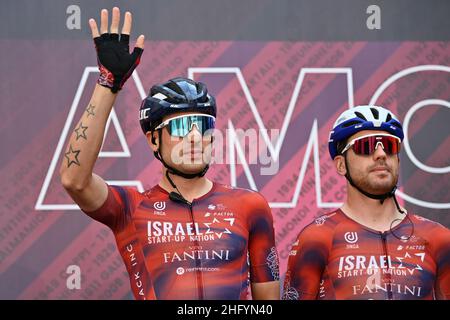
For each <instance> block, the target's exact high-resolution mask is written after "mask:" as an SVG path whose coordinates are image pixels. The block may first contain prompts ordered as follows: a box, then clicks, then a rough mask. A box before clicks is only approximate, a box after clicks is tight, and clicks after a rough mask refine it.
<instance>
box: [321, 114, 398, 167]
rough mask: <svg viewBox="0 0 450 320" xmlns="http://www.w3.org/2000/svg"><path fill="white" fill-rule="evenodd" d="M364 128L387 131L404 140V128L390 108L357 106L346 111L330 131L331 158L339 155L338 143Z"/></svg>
mask: <svg viewBox="0 0 450 320" xmlns="http://www.w3.org/2000/svg"><path fill="white" fill-rule="evenodd" d="M363 130H382V131H386V132H388V133H390V134H392V135H394V136H396V137H398V138H400V140H401V141H403V137H404V135H403V128H402V124H401V123H400V121H398V119H397V117H396V116H395V115H394V114H393V113H392V112H390V111H389V110H387V109H385V108H383V107H377V106H357V107H354V108H351V109H349V110H346V111H344V112H343V113H342V114H341V115H340V116H339V117H338V119H337V120H336V122H335V123H334V125H333V129H332V130H331V132H330V138H329V140H328V150H329V152H330V156H331V159H334V158H335V157H336V156H337V155H338V143H339V142H341V141H347V139H348V138H349V137H351V136H352V135H354V134H355V133H357V132H359V131H363Z"/></svg>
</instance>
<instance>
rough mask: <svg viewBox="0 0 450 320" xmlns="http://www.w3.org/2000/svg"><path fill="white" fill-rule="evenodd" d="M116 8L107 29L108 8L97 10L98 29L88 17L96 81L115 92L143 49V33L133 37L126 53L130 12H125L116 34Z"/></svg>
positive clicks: (133, 66) (126, 77) (120, 86)
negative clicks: (121, 25) (97, 75)
mask: <svg viewBox="0 0 450 320" xmlns="http://www.w3.org/2000/svg"><path fill="white" fill-rule="evenodd" d="M119 22H120V10H119V8H117V7H114V8H113V10H112V22H111V28H110V32H108V10H106V9H103V10H102V11H101V18H100V32H101V34H100V33H99V31H98V28H97V23H96V22H95V20H94V19H89V26H90V27H91V32H92V38H93V39H94V43H95V48H96V50H97V63H98V67H99V70H100V77H99V79H98V81H97V82H98V83H99V84H100V85H102V86H104V87H108V88H110V89H111V91H112V92H114V93H116V92H117V91H119V90H120V89H122V87H123V85H124V83H125V81H126V80H127V79H128V78H129V77H130V76H131V74H132V73H133V70H134V69H135V68H136V67H137V66H138V64H139V62H140V58H141V55H142V52H143V51H144V39H145V37H144V35H140V36H139V37H138V38H137V40H136V45H135V47H134V50H133V52H132V53H131V54H130V52H129V50H130V49H129V41H130V31H131V25H132V15H131V13H130V12H126V13H125V20H124V23H123V27H122V32H121V34H120V35H119Z"/></svg>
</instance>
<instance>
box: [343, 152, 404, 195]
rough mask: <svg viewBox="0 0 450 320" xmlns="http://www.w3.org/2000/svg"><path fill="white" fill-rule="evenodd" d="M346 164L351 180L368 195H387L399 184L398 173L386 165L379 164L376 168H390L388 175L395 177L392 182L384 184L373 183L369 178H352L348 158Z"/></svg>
mask: <svg viewBox="0 0 450 320" xmlns="http://www.w3.org/2000/svg"><path fill="white" fill-rule="evenodd" d="M345 164H346V168H347V174H348V175H349V176H351V179H352V181H353V183H354V184H355V185H356V186H357V187H358V188H360V189H361V190H364V191H365V192H367V193H370V194H373V195H382V194H386V193H388V192H391V191H392V189H393V188H394V187H395V186H396V185H397V182H398V173H397V174H394V173H393V172H392V170H391V169H390V168H388V167H387V165H386V164H385V163H377V164H376V166H384V167H386V168H388V175H389V176H390V177H393V179H392V180H391V182H390V183H389V182H383V183H372V182H371V181H370V180H369V179H368V176H367V175H366V176H352V175H351V173H350V170H349V165H348V162H347V158H345Z"/></svg>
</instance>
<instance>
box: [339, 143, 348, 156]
mask: <svg viewBox="0 0 450 320" xmlns="http://www.w3.org/2000/svg"><path fill="white" fill-rule="evenodd" d="M347 140H348V139H345V140H342V141H339V142H338V143H337V144H336V150H337V155H338V156H339V155H341V154H342V150H344V148H345V146H346V145H347Z"/></svg>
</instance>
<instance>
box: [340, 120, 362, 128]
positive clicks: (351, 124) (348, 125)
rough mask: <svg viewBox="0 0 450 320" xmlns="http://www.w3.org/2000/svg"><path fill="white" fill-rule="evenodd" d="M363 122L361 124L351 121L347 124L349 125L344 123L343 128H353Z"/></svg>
mask: <svg viewBox="0 0 450 320" xmlns="http://www.w3.org/2000/svg"><path fill="white" fill-rule="evenodd" d="M360 123H361V122H359V121H349V122H347V123H344V124H343V125H342V128H348V127H351V126H353V125H355V124H360Z"/></svg>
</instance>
